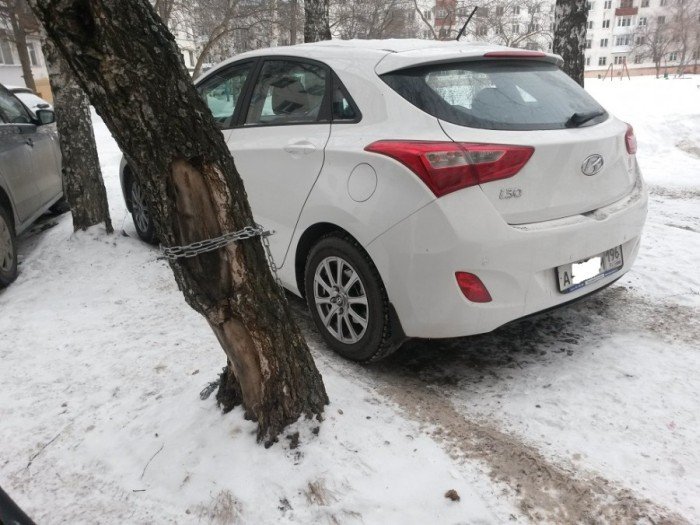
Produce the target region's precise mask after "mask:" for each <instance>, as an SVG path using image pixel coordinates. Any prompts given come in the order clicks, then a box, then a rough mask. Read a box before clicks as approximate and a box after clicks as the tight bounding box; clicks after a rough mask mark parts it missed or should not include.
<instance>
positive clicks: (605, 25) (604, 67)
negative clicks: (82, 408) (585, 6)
mask: <svg viewBox="0 0 700 525" xmlns="http://www.w3.org/2000/svg"><path fill="white" fill-rule="evenodd" d="M677 1H678V0H593V1H591V2H590V3H589V11H588V27H587V30H586V76H588V77H597V76H601V77H602V76H605V74H606V73H607V74H608V75H610V74H613V75H615V76H618V75H620V74H626V73H627V71H629V74H630V75H651V74H655V73H656V67H655V63H654V61H653V59H652V57H651V53H650V49H649V46H648V45H645V39H647V38H650V37H653V35H654V32H655V31H657V30H659V29H660V28H662V27H663V25H664V24H670V23H672V22H673V17H674V16H675V13H674V12H673V9H672V4H671V2H677ZM695 22H696V23H700V21H698V20H696V21H695ZM692 53H693V52H692V51H691V54H692ZM660 56H661V72H662V73H664V72H669V73H675V72H676V70H677V69H678V66H679V65H680V60H681V54H680V52H679V51H678V45H677V44H676V43H669V44H668V46H667V48H665V49H664V50H663V52H662V53H660ZM689 58H690V64H686V70H691V71H692V70H693V67H694V66H695V68H697V65H698V58H700V57H698V56H697V50H696V51H695V56H691V57H689ZM625 66H626V68H625Z"/></svg>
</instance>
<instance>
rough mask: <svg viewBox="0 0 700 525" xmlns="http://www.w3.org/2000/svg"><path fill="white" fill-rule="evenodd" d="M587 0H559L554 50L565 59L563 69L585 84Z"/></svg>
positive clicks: (555, 11)
mask: <svg viewBox="0 0 700 525" xmlns="http://www.w3.org/2000/svg"><path fill="white" fill-rule="evenodd" d="M587 19H588V7H587V1H586V0H557V2H556V5H555V7H554V40H553V42H552V50H553V51H554V52H555V53H557V54H558V55H561V57H562V58H563V59H564V64H563V66H562V70H563V71H564V72H565V73H566V74H567V75H569V76H570V77H571V78H573V79H574V80H575V81H576V82H578V83H579V85H581V86H583V72H584V64H585V52H586V23H587Z"/></svg>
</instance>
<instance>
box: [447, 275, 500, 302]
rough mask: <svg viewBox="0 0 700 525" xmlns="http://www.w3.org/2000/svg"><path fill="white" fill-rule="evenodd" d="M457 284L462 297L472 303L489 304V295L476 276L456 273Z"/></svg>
mask: <svg viewBox="0 0 700 525" xmlns="http://www.w3.org/2000/svg"><path fill="white" fill-rule="evenodd" d="M455 277H456V278H457V284H458V285H459V289H460V290H462V293H463V294H464V297H466V298H467V299H469V300H470V301H471V302H473V303H490V302H491V294H490V293H489V291H488V290H487V289H486V286H484V283H482V282H481V279H479V278H478V277H477V276H476V275H474V274H473V273H467V272H456V273H455Z"/></svg>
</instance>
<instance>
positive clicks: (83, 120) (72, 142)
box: [42, 39, 114, 233]
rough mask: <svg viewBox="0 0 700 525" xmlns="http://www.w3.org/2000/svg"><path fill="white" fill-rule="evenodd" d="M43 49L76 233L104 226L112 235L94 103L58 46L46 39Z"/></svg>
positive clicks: (65, 188)
mask: <svg viewBox="0 0 700 525" xmlns="http://www.w3.org/2000/svg"><path fill="white" fill-rule="evenodd" d="M42 48H43V50H44V57H45V58H46V68H47V69H48V71H49V83H50V84H51V91H52V92H53V105H54V110H55V112H56V126H57V127H58V138H59V141H60V144H61V156H62V157H63V188H64V193H65V196H66V200H67V201H68V205H69V206H70V211H71V214H72V215H73V230H75V231H77V230H86V229H87V228H89V227H90V226H94V225H95V224H99V223H101V222H104V224H105V229H106V230H107V233H112V232H113V231H114V230H113V229H112V220H111V219H110V217H109V205H108V204H107V192H106V191H105V185H104V181H103V180H102V170H101V169H100V159H99V158H98V156H97V146H96V145H95V135H94V133H93V131H92V120H91V116H90V101H89V100H88V98H87V96H86V95H85V93H84V92H83V90H82V89H80V86H79V85H78V83H77V82H76V81H75V79H74V78H73V73H72V72H71V70H70V68H69V67H68V64H66V61H65V60H64V59H63V57H62V56H61V55H60V53H58V52H57V51H56V48H55V47H54V45H53V44H52V43H51V42H50V41H49V40H46V39H45V40H44V42H43V43H42Z"/></svg>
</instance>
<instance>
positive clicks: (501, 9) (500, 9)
mask: <svg viewBox="0 0 700 525" xmlns="http://www.w3.org/2000/svg"><path fill="white" fill-rule="evenodd" d="M504 11H505V9H504V7H503V6H502V5H499V6H497V7H496V16H503V13H504Z"/></svg>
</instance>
